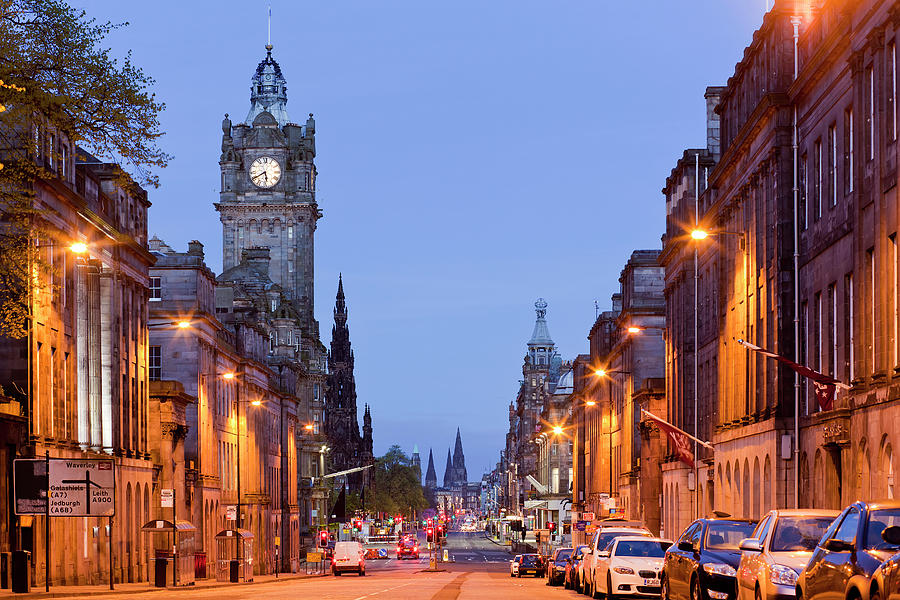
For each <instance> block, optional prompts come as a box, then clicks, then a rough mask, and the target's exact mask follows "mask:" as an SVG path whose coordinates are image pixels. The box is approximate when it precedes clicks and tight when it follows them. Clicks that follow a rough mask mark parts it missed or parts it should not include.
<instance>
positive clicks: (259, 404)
mask: <svg viewBox="0 0 900 600" xmlns="http://www.w3.org/2000/svg"><path fill="white" fill-rule="evenodd" d="M250 404H251V405H253V406H262V400H251V401H250Z"/></svg>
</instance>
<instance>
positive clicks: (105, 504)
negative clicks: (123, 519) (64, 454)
mask: <svg viewBox="0 0 900 600" xmlns="http://www.w3.org/2000/svg"><path fill="white" fill-rule="evenodd" d="M49 479H50V516H51V517H112V516H115V514H116V502H115V497H116V475H115V467H114V465H113V461H112V460H103V459H100V460H92V459H63V458H57V459H51V460H50V478H49Z"/></svg>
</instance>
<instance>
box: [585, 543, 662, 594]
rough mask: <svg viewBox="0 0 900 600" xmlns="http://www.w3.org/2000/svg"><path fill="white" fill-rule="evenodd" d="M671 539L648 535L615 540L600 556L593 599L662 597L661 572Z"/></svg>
mask: <svg viewBox="0 0 900 600" xmlns="http://www.w3.org/2000/svg"><path fill="white" fill-rule="evenodd" d="M671 545H672V540H666V539H663V538H652V537H651V538H648V537H646V536H622V537H617V538H616V539H614V540H613V541H612V542H611V543H610V545H609V547H608V548H607V549H606V550H603V551H601V552H600V553H599V554H598V556H597V566H596V567H595V568H594V586H593V589H592V591H593V593H594V598H613V597H616V598H621V597H624V596H633V597H635V596H653V597H655V598H658V597H659V594H660V585H659V573H660V571H662V567H663V559H664V558H665V556H666V550H668V549H669V546H671Z"/></svg>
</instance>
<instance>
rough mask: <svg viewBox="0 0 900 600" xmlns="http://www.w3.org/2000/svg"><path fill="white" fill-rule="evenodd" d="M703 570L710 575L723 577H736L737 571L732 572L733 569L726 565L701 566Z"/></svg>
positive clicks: (711, 564)
mask: <svg viewBox="0 0 900 600" xmlns="http://www.w3.org/2000/svg"><path fill="white" fill-rule="evenodd" d="M703 570H704V571H706V572H707V573H709V574H710V575H724V576H725V577H734V576H736V575H737V571H735V570H734V567H732V566H731V565H726V564H725V563H706V564H705V565H703Z"/></svg>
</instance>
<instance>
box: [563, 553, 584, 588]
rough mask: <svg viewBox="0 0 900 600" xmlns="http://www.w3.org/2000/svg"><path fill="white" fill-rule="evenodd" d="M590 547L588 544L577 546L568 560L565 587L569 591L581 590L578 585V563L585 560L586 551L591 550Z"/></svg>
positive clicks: (564, 579) (564, 580)
mask: <svg viewBox="0 0 900 600" xmlns="http://www.w3.org/2000/svg"><path fill="white" fill-rule="evenodd" d="M589 549H590V546H588V545H587V544H584V545H581V546H576V547H575V550H574V551H573V552H572V554H570V555H569V558H568V560H566V574H565V577H564V578H563V587H565V588H566V589H567V590H576V589H577V590H579V591H580V588H579V584H578V563H580V562H581V560H582V559H583V558H584V553H585V551H587V550H589Z"/></svg>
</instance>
